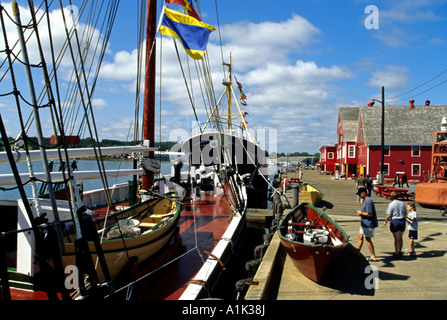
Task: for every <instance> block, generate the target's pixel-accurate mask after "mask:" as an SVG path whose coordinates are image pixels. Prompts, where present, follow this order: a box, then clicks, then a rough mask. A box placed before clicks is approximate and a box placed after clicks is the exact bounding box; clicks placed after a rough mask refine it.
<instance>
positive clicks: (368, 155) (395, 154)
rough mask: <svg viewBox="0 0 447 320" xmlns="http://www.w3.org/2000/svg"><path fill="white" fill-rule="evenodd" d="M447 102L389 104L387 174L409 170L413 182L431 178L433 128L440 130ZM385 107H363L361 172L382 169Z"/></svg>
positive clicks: (359, 152) (372, 173) (387, 177)
mask: <svg viewBox="0 0 447 320" xmlns="http://www.w3.org/2000/svg"><path fill="white" fill-rule="evenodd" d="M446 116H447V106H427V105H426V106H414V105H410V106H402V107H397V106H395V107H389V106H386V107H385V135H384V136H385V142H384V146H385V148H384V150H385V152H384V171H385V172H384V178H385V182H386V183H390V182H392V181H393V180H394V178H395V176H396V175H397V174H399V176H400V177H401V176H402V175H403V173H406V175H407V178H408V180H409V182H413V183H416V182H422V181H424V180H427V177H428V175H429V172H430V163H431V152H432V140H433V131H439V130H440V128H441V121H442V118H443V117H446ZM381 119H382V108H381V107H360V110H359V120H358V128H357V139H356V145H357V176H359V175H360V174H364V175H367V174H369V175H370V176H371V177H372V178H373V179H375V178H376V177H377V174H378V173H379V172H380V161H381V121H382V120H381Z"/></svg>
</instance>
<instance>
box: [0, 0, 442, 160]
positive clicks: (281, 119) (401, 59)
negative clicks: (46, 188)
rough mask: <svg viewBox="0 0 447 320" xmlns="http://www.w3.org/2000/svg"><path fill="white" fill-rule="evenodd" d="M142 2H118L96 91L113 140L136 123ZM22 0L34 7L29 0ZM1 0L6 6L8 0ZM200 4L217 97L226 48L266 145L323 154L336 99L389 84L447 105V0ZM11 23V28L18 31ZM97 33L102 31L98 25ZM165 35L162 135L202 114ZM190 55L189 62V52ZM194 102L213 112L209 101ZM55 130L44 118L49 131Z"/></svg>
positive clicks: (421, 100)
mask: <svg viewBox="0 0 447 320" xmlns="http://www.w3.org/2000/svg"><path fill="white" fill-rule="evenodd" d="M79 2H80V1H73V4H74V5H76V4H77V3H79ZM136 2H137V1H121V4H120V7H119V10H118V14H117V18H116V23H115V26H114V29H113V33H112V35H111V38H110V40H109V43H108V45H107V50H106V54H105V57H104V63H103V68H102V71H101V73H100V75H99V79H98V83H97V87H96V90H95V94H94V102H93V106H94V109H95V119H96V122H97V127H98V132H99V136H100V137H101V138H105V139H117V140H126V139H128V134H129V127H130V126H131V124H132V121H133V120H132V119H133V112H134V111H133V110H134V105H135V83H136V81H137V78H136V72H135V70H136V52H137V51H136V48H137V39H136V28H137V26H136V16H137V14H136V10H137V8H136ZM18 3H19V4H20V5H21V6H22V5H23V6H24V7H23V9H22V8H21V9H22V10H21V11H26V8H25V5H26V3H27V1H18ZM36 3H37V1H36ZM216 3H217V10H216ZM1 4H2V5H3V6H4V7H5V8H7V10H9V9H8V8H9V7H10V3H9V2H5V1H2V3H1ZM171 8H172V9H179V7H177V6H171ZM158 10H159V11H161V7H160V4H159V6H158ZM216 11H217V12H218V18H217V14H216ZM200 12H201V16H202V20H203V21H204V22H206V23H208V24H210V25H213V26H214V27H215V28H216V29H217V30H216V31H215V32H213V33H212V34H211V36H210V39H209V43H208V56H209V57H210V59H209V61H210V68H211V70H212V81H213V83H214V90H215V92H216V96H217V97H219V96H220V94H221V93H222V92H223V86H222V85H221V82H222V80H224V79H223V78H224V73H223V68H222V55H223V57H224V60H225V61H226V62H228V57H229V55H230V53H231V55H232V60H233V61H232V62H233V72H234V74H235V76H236V77H237V79H238V81H239V82H241V83H242V84H243V86H244V92H245V94H246V96H247V104H248V105H247V106H246V107H244V110H243V111H246V112H248V116H247V117H246V120H247V121H248V125H249V128H250V129H251V130H252V131H253V132H255V133H258V135H259V134H260V135H264V136H268V137H267V138H266V139H267V141H268V143H266V146H265V147H266V149H268V150H269V151H277V152H283V153H293V152H308V153H310V154H314V153H318V152H319V148H320V147H321V146H322V145H324V144H334V143H335V142H336V139H337V136H336V128H337V118H338V110H339V108H340V107H360V106H366V105H367V104H368V103H369V102H370V101H371V99H373V98H375V99H381V88H382V86H384V87H385V101H386V105H387V106H407V105H409V100H410V99H414V100H415V104H416V105H424V104H425V101H426V100H427V99H429V100H430V101H431V104H432V105H447V96H446V94H445V93H446V89H447V71H446V70H447V59H446V58H447V0H415V1H403V0H387V1H378V0H365V1H364V0H343V1H341V0H338V1H327V0H326V1H325V0H306V1H301V0H284V1H280V2H278V1H266V0H256V1H254V0H246V1H240V0H215V1H211V0H207V1H202V2H200ZM54 23H57V22H54ZM6 29H7V31H8V33H11V37H14V35H12V33H13V32H15V33H16V31H15V29H14V28H13V27H7V28H6ZM56 30H57V28H56ZM95 33H96V35H95V36H94V37H98V38H99V37H101V32H100V31H99V30H96V31H95ZM58 36H60V37H62V36H63V32H62V28H61V29H60V30H59V32H56V35H55V37H58ZM168 40H169V41H168ZM162 42H163V45H162V46H159V47H162V52H163V58H162V59H161V58H160V57H159V56H157V60H158V62H160V61H161V60H162V65H163V69H162V71H161V73H162V77H161V79H162V82H161V83H162V84H161V90H160V87H157V93H158V94H161V103H160V101H159V100H160V99H159V98H158V97H157V121H156V126H157V128H156V132H157V137H156V140H157V141H159V140H160V139H161V140H162V141H166V140H172V139H177V138H176V137H177V136H176V134H173V132H176V131H175V130H178V129H181V130H189V129H191V127H192V125H193V119H194V114H193V110H192V107H191V105H190V103H189V98H188V94H187V91H186V89H185V85H184V80H183V77H182V75H181V73H180V68H179V62H178V60H177V56H176V54H175V49H174V48H173V45H172V41H171V40H170V39H167V38H165V37H163V41H162ZM0 44H3V40H1V41H0ZM221 44H222V46H221ZM30 51H33V50H30ZM33 53H35V50H34V51H33ZM182 59H183V62H184V65H187V63H188V61H187V59H188V58H185V57H182ZM189 63H190V64H193V61H192V60H191V59H189ZM67 68H69V67H68V62H67ZM1 70H2V73H3V72H4V67H2V69H1ZM194 72H195V71H194ZM157 75H160V71H159V68H158V67H157ZM192 77H195V75H192ZM8 81H9V79H8V77H6V78H5V79H3V80H2V83H0V91H1V92H8V90H9V89H8V87H7V82H8ZM235 89H236V86H235ZM195 95H200V93H199V91H198V90H197V91H196V92H195ZM198 100H199V99H198ZM376 105H377V106H378V104H376ZM14 106H15V103H14V100H13V99H12V98H11V97H1V98H0V112H1V115H2V118H3V121H4V122H5V126H6V127H7V130H8V134H9V135H11V136H14V135H17V134H18V129H17V120H16V118H15V117H16V116H15V114H16V113H17V112H16V111H15V107H14ZM196 108H197V112H198V114H199V117H200V120H201V122H205V121H206V115H205V113H204V111H202V110H201V106H200V103H198V104H197V107H196ZM160 112H161V123H160V121H159V119H158V113H160ZM446 116H447V115H446ZM160 125H161V130H160ZM14 127H16V129H14ZM50 129H51V124H50V122H49V120H47V121H44V131H45V133H46V132H48V130H50ZM14 130H15V131H14ZM159 132H161V138H160V134H159ZM31 135H32V134H31ZM261 140H262V137H261Z"/></svg>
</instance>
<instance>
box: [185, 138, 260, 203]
mask: <svg viewBox="0 0 447 320" xmlns="http://www.w3.org/2000/svg"><path fill="white" fill-rule="evenodd" d="M182 151H183V152H184V153H185V155H187V157H188V160H189V163H190V165H191V167H192V166H195V167H199V166H201V165H204V166H215V167H216V168H218V167H222V166H226V167H227V169H229V170H236V171H237V173H238V174H239V175H240V176H241V177H243V183H245V185H246V190H247V207H248V208H266V207H267V201H268V182H267V181H268V175H267V172H268V168H267V159H266V156H265V152H264V150H262V149H261V148H260V147H259V146H257V145H255V144H254V143H252V142H250V141H248V140H246V139H244V138H241V137H238V136H233V135H228V134H223V133H217V132H213V133H206V134H202V135H197V136H194V137H192V138H191V139H189V140H188V141H187V142H186V143H185V144H184V145H183V148H182ZM216 171H219V170H216ZM244 175H245V177H244Z"/></svg>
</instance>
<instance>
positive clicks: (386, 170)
mask: <svg viewBox="0 0 447 320" xmlns="http://www.w3.org/2000/svg"><path fill="white" fill-rule="evenodd" d="M389 175H390V164H389V163H384V164H383V176H384V177H385V176H389Z"/></svg>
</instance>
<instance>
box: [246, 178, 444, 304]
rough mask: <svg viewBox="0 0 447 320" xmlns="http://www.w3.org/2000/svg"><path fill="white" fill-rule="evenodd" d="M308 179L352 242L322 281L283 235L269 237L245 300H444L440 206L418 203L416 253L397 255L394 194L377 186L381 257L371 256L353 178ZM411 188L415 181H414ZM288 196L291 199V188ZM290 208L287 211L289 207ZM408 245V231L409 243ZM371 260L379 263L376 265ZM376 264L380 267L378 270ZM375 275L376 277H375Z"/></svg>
mask: <svg viewBox="0 0 447 320" xmlns="http://www.w3.org/2000/svg"><path fill="white" fill-rule="evenodd" d="M303 180H304V182H308V183H310V184H312V185H314V186H316V187H317V188H319V189H320V190H321V191H322V192H323V193H324V197H323V202H322V203H321V204H320V205H319V207H323V206H325V207H326V208H327V210H326V213H327V214H328V215H329V216H331V217H332V218H333V219H334V220H335V221H337V223H338V224H339V225H340V226H341V227H342V228H343V229H344V230H345V231H346V233H347V234H348V235H349V237H350V239H349V245H348V246H347V247H346V249H345V251H344V252H343V254H342V255H341V256H340V257H339V258H338V260H337V261H336V262H335V263H334V265H333V266H332V268H331V269H330V270H327V273H326V274H325V277H324V278H323V280H322V282H321V283H320V284H317V283H315V282H313V281H311V280H309V279H307V278H305V277H304V276H303V275H302V274H301V273H300V272H299V271H298V270H297V269H296V268H295V266H294V265H293V263H292V262H291V260H290V259H289V257H288V256H287V254H286V253H285V252H284V250H282V248H281V244H280V242H279V238H278V235H277V234H276V233H275V236H274V237H273V239H272V240H271V242H270V245H269V247H268V249H267V251H266V253H265V255H264V257H263V260H262V262H261V264H260V266H259V268H258V270H257V273H256V275H255V277H254V279H253V281H254V282H255V283H258V285H251V286H250V288H249V289H248V291H247V294H246V295H245V300H360V299H361V300H407V299H408V300H445V299H447V277H446V276H445V275H446V273H447V255H446V252H447V234H446V232H447V217H445V216H442V215H441V213H440V211H439V210H438V209H428V208H423V207H421V206H419V205H416V211H417V213H418V216H419V239H418V240H416V248H415V251H416V256H409V255H407V254H404V256H403V257H401V258H399V259H395V258H393V257H392V254H393V252H394V242H393V236H392V234H391V232H390V230H389V223H388V225H387V226H386V227H385V226H384V224H383V223H384V220H385V210H386V208H387V206H388V204H389V203H390V200H387V199H385V198H381V197H379V196H376V195H375V194H374V192H373V195H372V199H373V200H374V203H375V206H376V211H377V215H378V220H379V226H378V227H377V228H376V233H375V236H374V238H373V244H374V246H375V252H376V256H377V258H378V259H379V261H378V262H368V261H367V259H366V258H367V257H369V256H370V254H369V250H368V247H367V246H366V242H364V244H363V247H362V250H361V254H360V255H358V254H357V252H356V251H357V250H356V248H357V238H358V231H359V227H360V218H359V217H358V216H357V215H356V211H357V210H359V209H361V206H362V205H361V204H360V203H358V202H357V201H356V196H355V182H354V181H353V180H334V177H333V176H328V175H320V174H318V173H317V172H315V171H313V170H312V171H310V170H306V171H304V179H303ZM409 189H410V192H411V191H414V189H415V186H414V185H410V188H409ZM286 196H287V198H288V199H289V201H290V202H291V198H292V191H291V190H288V192H287V193H286ZM289 210H290V209H286V210H285V211H284V212H285V213H286V212H288V211H289ZM403 248H404V249H405V248H408V231H406V232H405V234H404V246H403ZM371 266H373V268H374V267H376V268H374V269H372V268H371ZM374 270H375V271H374ZM374 276H377V277H376V279H377V280H376V282H375V283H374V282H373V281H372V279H373V277H374Z"/></svg>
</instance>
